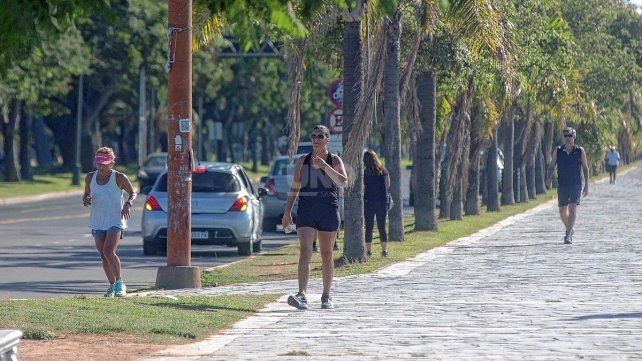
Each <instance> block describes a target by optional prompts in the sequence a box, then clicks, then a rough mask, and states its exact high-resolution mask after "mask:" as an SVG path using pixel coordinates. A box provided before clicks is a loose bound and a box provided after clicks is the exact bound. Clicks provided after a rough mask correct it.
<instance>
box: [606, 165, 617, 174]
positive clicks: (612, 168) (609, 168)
mask: <svg viewBox="0 0 642 361" xmlns="http://www.w3.org/2000/svg"><path fill="white" fill-rule="evenodd" d="M606 171H607V172H609V173H615V172H616V171H617V165H610V164H607V165H606Z"/></svg>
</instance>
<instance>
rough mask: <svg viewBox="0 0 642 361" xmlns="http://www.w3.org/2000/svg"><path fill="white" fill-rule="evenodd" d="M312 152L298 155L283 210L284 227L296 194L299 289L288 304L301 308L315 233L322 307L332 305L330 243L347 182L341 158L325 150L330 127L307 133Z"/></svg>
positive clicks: (305, 305) (304, 307) (338, 222)
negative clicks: (317, 242) (319, 265)
mask: <svg viewBox="0 0 642 361" xmlns="http://www.w3.org/2000/svg"><path fill="white" fill-rule="evenodd" d="M310 138H311V140H312V147H313V151H312V153H309V154H308V155H306V156H305V157H301V158H299V160H298V161H297V163H296V168H295V171H294V179H293V182H292V187H291V189H290V193H289V194H288V200H287V203H286V205H285V211H284V212H283V219H282V225H283V229H288V228H289V227H290V226H291V225H292V224H293V223H292V206H293V205H294V202H295V200H296V198H297V196H298V197H299V206H298V208H297V217H296V228H297V235H298V236H299V245H300V250H299V269H298V278H299V292H298V293H297V294H296V295H293V296H290V297H289V298H288V304H289V305H290V306H293V307H296V308H298V309H300V310H307V309H308V301H307V298H306V292H307V288H308V279H309V277H310V259H311V258H312V242H313V241H314V240H315V238H316V236H317V234H318V236H319V244H320V246H321V268H322V275H323V294H322V296H321V308H325V309H329V308H333V307H334V306H333V304H332V298H331V297H330V291H331V288H332V277H333V273H334V260H333V259H332V243H333V242H334V240H335V238H336V236H337V232H338V230H339V226H340V225H341V219H340V217H339V188H338V187H340V186H345V185H347V184H348V176H347V175H346V171H345V168H344V166H343V161H342V160H341V158H340V157H339V156H338V155H336V154H332V153H330V152H329V151H328V143H329V141H330V131H329V130H328V128H327V127H325V126H323V125H317V126H315V127H314V128H313V129H312V134H311V135H310Z"/></svg>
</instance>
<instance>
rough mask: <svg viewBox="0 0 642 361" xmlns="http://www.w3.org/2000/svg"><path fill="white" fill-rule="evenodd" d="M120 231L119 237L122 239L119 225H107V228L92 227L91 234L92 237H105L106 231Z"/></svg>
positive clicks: (121, 230)
mask: <svg viewBox="0 0 642 361" xmlns="http://www.w3.org/2000/svg"><path fill="white" fill-rule="evenodd" d="M118 231H120V239H123V229H122V228H120V227H116V226H113V227H109V228H108V229H92V230H91V235H92V236H94V237H105V236H106V235H107V232H118Z"/></svg>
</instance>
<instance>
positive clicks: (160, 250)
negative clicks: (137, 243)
mask: <svg viewBox="0 0 642 361" xmlns="http://www.w3.org/2000/svg"><path fill="white" fill-rule="evenodd" d="M161 242H163V241H161V240H159V239H158V238H155V239H154V240H151V241H145V240H143V254H144V255H145V256H156V255H158V256H167V243H164V244H161ZM165 242H166V241H165Z"/></svg>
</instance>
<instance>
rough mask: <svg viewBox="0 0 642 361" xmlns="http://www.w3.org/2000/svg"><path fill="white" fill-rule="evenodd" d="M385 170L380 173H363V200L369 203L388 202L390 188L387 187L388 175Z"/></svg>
mask: <svg viewBox="0 0 642 361" xmlns="http://www.w3.org/2000/svg"><path fill="white" fill-rule="evenodd" d="M387 174H388V173H387V172H386V171H385V170H384V171H383V173H382V174H380V175H368V174H364V175H363V186H364V192H363V200H364V201H365V202H368V203H381V204H383V203H387V202H388V189H387V188H386V175H387Z"/></svg>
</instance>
